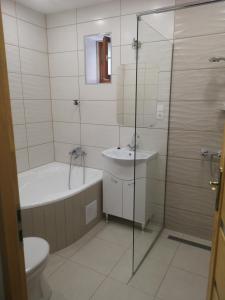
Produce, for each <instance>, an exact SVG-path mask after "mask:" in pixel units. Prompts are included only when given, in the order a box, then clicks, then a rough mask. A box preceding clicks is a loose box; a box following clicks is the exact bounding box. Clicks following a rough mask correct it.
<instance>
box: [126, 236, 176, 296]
mask: <svg viewBox="0 0 225 300" xmlns="http://www.w3.org/2000/svg"><path fill="white" fill-rule="evenodd" d="M178 246H179V243H177V242H174V241H171V240H168V239H163V238H162V239H159V240H158V241H157V243H156V245H155V246H154V247H153V249H152V250H151V252H150V253H149V255H148V256H147V257H146V259H145V261H144V262H143V264H142V265H141V267H140V269H139V270H138V271H137V273H136V274H135V275H134V277H133V278H132V280H131V281H130V283H129V284H130V285H132V286H133V287H135V288H137V289H139V290H141V291H144V292H145V293H148V294H149V295H152V296H155V294H156V292H157V290H158V288H159V287H160V284H161V282H162V280H163V278H164V276H165V274H166V272H167V270H168V267H169V264H170V263H171V261H172V259H173V257H174V255H175V253H176V251H177V248H178Z"/></svg>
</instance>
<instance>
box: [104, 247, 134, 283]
mask: <svg viewBox="0 0 225 300" xmlns="http://www.w3.org/2000/svg"><path fill="white" fill-rule="evenodd" d="M132 259H133V251H132V249H129V250H127V251H126V252H125V253H124V255H123V256H122V257H121V259H120V260H119V262H118V263H117V265H116V266H115V268H114V269H113V270H112V272H111V273H110V275H109V276H110V277H111V278H114V279H116V280H119V281H121V282H123V283H127V282H128V281H129V279H130V278H131V275H132Z"/></svg>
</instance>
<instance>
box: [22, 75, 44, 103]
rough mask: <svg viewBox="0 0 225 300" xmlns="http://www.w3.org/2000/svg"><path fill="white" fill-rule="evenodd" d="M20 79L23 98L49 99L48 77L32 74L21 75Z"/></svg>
mask: <svg viewBox="0 0 225 300" xmlns="http://www.w3.org/2000/svg"><path fill="white" fill-rule="evenodd" d="M22 80H23V92H24V99H25V100H32V99H33V100H46V99H50V87H49V80H48V78H46V77H40V76H33V75H23V76H22Z"/></svg>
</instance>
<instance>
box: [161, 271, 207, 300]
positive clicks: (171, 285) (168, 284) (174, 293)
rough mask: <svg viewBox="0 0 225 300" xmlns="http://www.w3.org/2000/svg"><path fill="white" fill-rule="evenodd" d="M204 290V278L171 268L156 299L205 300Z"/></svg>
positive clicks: (205, 286)
mask: <svg viewBox="0 0 225 300" xmlns="http://www.w3.org/2000/svg"><path fill="white" fill-rule="evenodd" d="M206 290H207V279H206V278H204V277H202V276H199V275H195V274H193V273H190V272H186V271H183V270H180V269H177V268H173V267H171V268H170V269H169V271H168V273H167V275H166V277H165V279H164V280H163V283H162V285H161V287H160V290H159V293H158V294H157V297H159V298H160V299H162V300H190V299H191V300H205V299H206Z"/></svg>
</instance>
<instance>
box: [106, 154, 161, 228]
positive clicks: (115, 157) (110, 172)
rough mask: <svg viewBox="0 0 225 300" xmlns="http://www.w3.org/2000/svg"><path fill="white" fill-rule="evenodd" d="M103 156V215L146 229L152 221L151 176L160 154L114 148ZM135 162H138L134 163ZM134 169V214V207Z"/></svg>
mask: <svg viewBox="0 0 225 300" xmlns="http://www.w3.org/2000/svg"><path fill="white" fill-rule="evenodd" d="M102 154H103V156H104V175H103V211H104V213H105V214H106V218H108V215H114V216H117V217H121V218H124V219H128V220H133V215H135V221H136V222H137V223H140V224H141V225H142V228H144V227H145V225H146V223H148V221H149V220H150V218H151V174H152V172H154V169H155V161H156V157H157V152H154V151H151V152H146V151H137V152H136V154H135V153H134V151H130V150H129V149H128V148H121V149H120V148H111V149H107V150H105V151H103V152H102ZM134 158H136V161H135V163H134ZM134 165H135V201H136V202H135V204H136V205H135V213H134V211H133V207H134Z"/></svg>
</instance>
